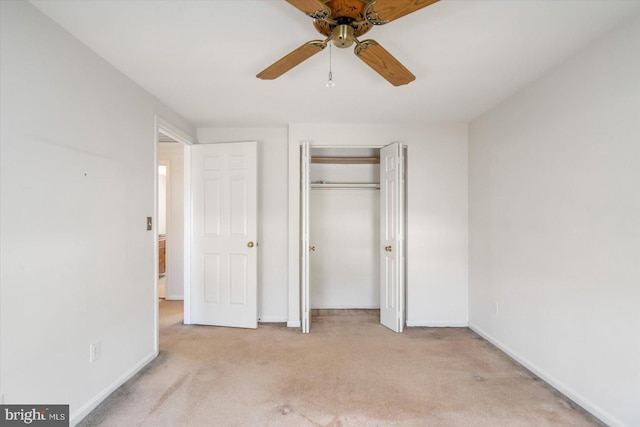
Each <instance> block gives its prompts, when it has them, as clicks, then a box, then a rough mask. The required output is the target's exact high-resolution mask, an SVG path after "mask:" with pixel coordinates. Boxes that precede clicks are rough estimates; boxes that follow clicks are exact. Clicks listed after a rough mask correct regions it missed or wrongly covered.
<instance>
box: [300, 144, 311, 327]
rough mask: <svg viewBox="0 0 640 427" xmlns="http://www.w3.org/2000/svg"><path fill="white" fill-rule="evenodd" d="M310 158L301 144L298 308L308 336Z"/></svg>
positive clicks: (309, 307)
mask: <svg viewBox="0 0 640 427" xmlns="http://www.w3.org/2000/svg"><path fill="white" fill-rule="evenodd" d="M310 171H311V156H310V153H309V143H308V142H306V141H305V142H302V145H301V147H300V219H301V230H300V235H301V240H300V297H301V301H300V307H301V312H302V313H301V317H302V333H303V334H308V333H309V330H310V329H311V306H310V298H309V266H310V260H309V247H310V241H309V237H310V236H309V229H310V226H309V224H310V220H311V212H310V209H309V195H310V192H311V178H310Z"/></svg>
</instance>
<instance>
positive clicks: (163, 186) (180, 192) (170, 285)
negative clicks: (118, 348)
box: [153, 117, 193, 352]
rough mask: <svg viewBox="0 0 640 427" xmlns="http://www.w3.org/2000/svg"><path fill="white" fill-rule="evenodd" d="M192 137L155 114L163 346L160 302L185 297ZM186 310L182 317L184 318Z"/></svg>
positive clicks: (157, 278)
mask: <svg viewBox="0 0 640 427" xmlns="http://www.w3.org/2000/svg"><path fill="white" fill-rule="evenodd" d="M192 143H193V139H192V138H191V137H190V136H189V135H187V134H186V133H184V132H182V131H181V130H179V129H178V128H176V127H174V126H173V125H171V124H170V123H169V122H167V121H165V120H163V119H162V118H160V117H156V144H155V151H156V165H155V179H154V181H155V192H156V193H155V196H154V199H155V209H156V212H155V221H153V222H154V223H155V226H154V227H153V229H154V232H155V233H154V235H155V237H154V239H155V244H154V259H155V269H154V271H155V274H154V283H155V292H154V309H155V331H156V336H155V347H156V352H158V351H159V348H160V345H159V344H160V343H159V341H160V337H159V330H160V321H159V308H158V306H159V304H160V303H161V302H165V301H171V300H174V301H180V300H184V299H185V291H184V288H185V277H188V274H189V270H188V265H185V261H184V260H185V247H186V246H185V245H186V244H188V226H187V217H188V211H187V208H188V204H187V202H186V201H187V199H186V197H187V196H188V194H189V191H188V190H189V188H188V179H187V178H186V177H187V176H188V173H189V163H188V161H187V158H188V152H189V151H188V150H189V148H190V146H191V144H192ZM185 316H186V313H185V314H184V315H182V316H181V318H182V319H184V318H185Z"/></svg>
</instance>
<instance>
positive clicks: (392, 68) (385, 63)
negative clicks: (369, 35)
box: [354, 40, 416, 86]
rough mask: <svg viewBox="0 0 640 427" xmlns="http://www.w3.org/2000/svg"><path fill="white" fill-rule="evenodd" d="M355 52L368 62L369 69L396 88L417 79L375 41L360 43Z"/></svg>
mask: <svg viewBox="0 0 640 427" xmlns="http://www.w3.org/2000/svg"><path fill="white" fill-rule="evenodd" d="M354 52H355V54H356V55H357V56H358V58H360V59H362V60H363V61H364V62H366V63H367V65H368V66H369V67H371V68H373V69H374V70H375V71H376V72H377V73H378V74H380V75H381V76H382V77H384V78H385V79H386V80H387V81H388V82H389V83H391V84H392V85H394V86H401V85H406V84H407V83H411V82H412V81H414V80H415V79H416V76H414V75H413V74H412V73H411V71H409V70H407V69H406V68H405V66H404V65H402V64H401V63H400V61H398V60H397V59H396V58H394V57H393V55H391V54H390V53H389V52H387V50H386V49H385V48H383V47H382V46H380V45H379V44H378V42H376V41H375V40H364V41H362V42H359V43H358V44H357V45H356V48H355V49H354Z"/></svg>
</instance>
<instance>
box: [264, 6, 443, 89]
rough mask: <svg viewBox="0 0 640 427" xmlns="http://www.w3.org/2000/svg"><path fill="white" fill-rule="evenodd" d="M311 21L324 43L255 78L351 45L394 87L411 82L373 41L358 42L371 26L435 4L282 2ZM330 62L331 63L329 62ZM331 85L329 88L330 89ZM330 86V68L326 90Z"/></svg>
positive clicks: (309, 44) (302, 48) (300, 50)
mask: <svg viewBox="0 0 640 427" xmlns="http://www.w3.org/2000/svg"><path fill="white" fill-rule="evenodd" d="M286 1H287V2H288V3H289V4H291V5H292V6H294V7H295V8H297V9H298V10H300V11H302V12H303V13H305V14H306V15H307V16H309V17H310V18H312V19H313V25H314V27H315V28H316V30H317V31H318V32H319V33H320V34H322V35H324V36H325V37H326V39H324V40H312V41H310V42H307V43H305V44H303V45H302V46H300V47H299V48H297V49H295V50H294V51H292V52H291V53H289V54H288V55H286V56H284V57H282V58H280V59H279V60H278V61H276V62H274V63H273V64H271V65H270V66H268V67H267V68H265V69H264V70H262V71H261V72H260V73H258V74H257V75H256V77H258V78H259V79H263V80H273V79H276V78H278V77H280V76H281V75H283V74H284V73H286V72H287V71H289V70H291V69H292V68H293V67H295V66H296V65H298V64H300V63H302V62H304V61H305V60H307V59H309V58H310V57H312V56H313V55H315V54H316V53H318V52H320V51H321V50H324V48H325V47H327V44H328V43H332V44H333V45H334V46H336V47H339V48H342V49H345V48H348V47H351V46H352V45H353V44H354V43H355V45H356V46H355V48H354V53H355V55H356V56H357V57H358V58H360V59H361V60H362V61H363V62H364V63H365V64H367V65H368V66H369V67H371V68H372V69H373V70H374V71H375V72H377V73H378V74H380V75H381V76H382V77H383V78H384V79H386V80H387V81H388V82H389V83H391V84H392V85H394V86H401V85H405V84H407V83H410V82H412V81H413V80H415V78H416V77H415V76H414V75H413V74H412V73H411V71H409V70H408V69H407V68H406V67H405V66H404V65H402V64H401V63H400V61H398V60H397V59H396V58H394V57H393V55H391V54H390V53H389V52H388V51H387V50H386V49H385V48H383V47H382V46H381V45H380V44H379V43H378V42H376V41H375V40H362V41H360V40H358V37H360V36H361V35H363V34H365V33H366V32H367V31H369V30H370V29H371V28H372V27H373V26H375V25H384V24H387V23H389V22H391V21H394V20H396V19H398V18H401V17H403V16H405V15H408V14H410V13H413V12H415V11H417V10H419V9H422V8H423V7H426V6H429V5H431V4H433V3H436V2H438V1H439V0H286ZM329 61H331V59H329ZM330 84H331V85H330ZM332 86H333V76H332V74H331V65H329V81H328V82H327V87H332Z"/></svg>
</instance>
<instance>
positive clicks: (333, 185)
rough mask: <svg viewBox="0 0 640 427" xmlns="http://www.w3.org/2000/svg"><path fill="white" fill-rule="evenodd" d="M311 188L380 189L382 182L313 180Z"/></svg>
mask: <svg viewBox="0 0 640 427" xmlns="http://www.w3.org/2000/svg"><path fill="white" fill-rule="evenodd" d="M311 188H325V189H333V190H335V189H341V188H343V189H349V188H369V189H373V190H378V189H380V184H377V183H362V182H350V183H346V182H324V183H320V182H312V183H311Z"/></svg>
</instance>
